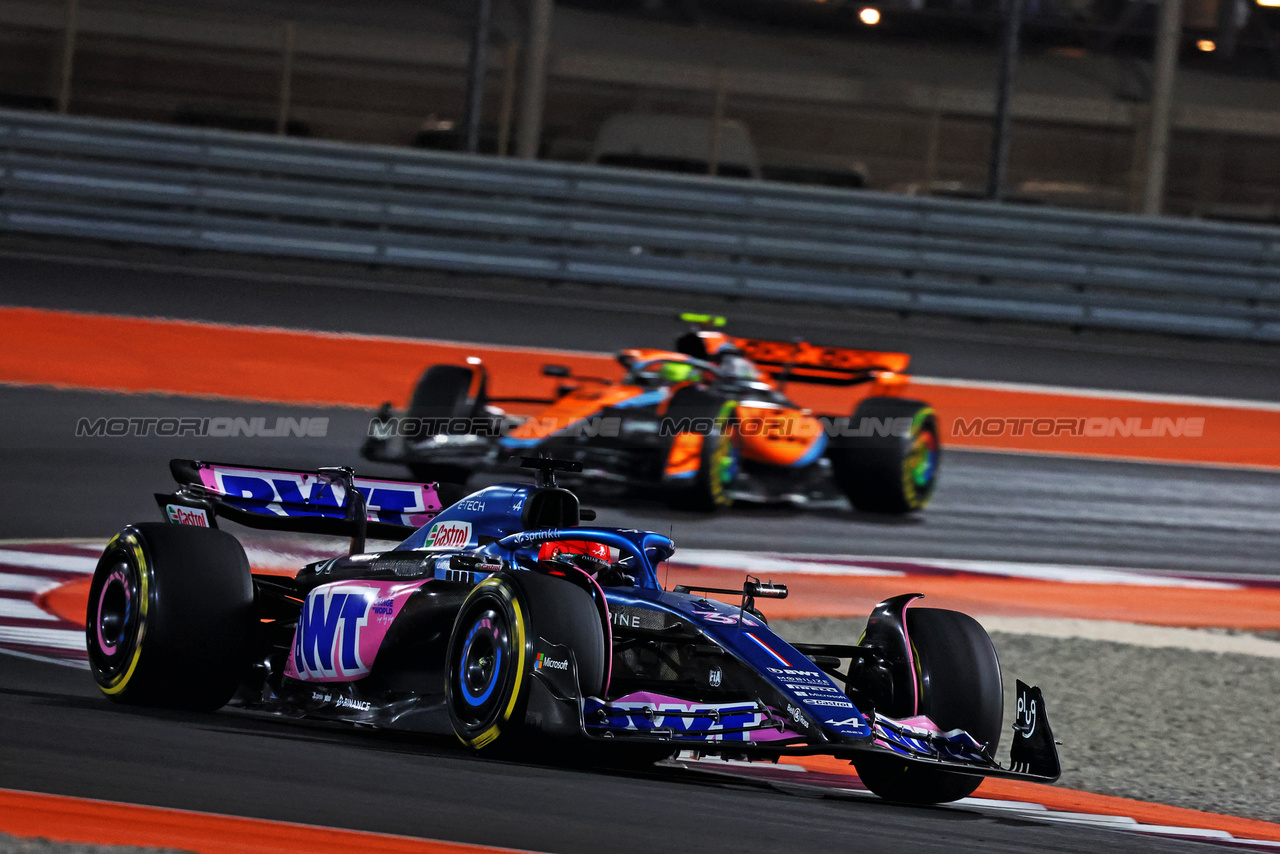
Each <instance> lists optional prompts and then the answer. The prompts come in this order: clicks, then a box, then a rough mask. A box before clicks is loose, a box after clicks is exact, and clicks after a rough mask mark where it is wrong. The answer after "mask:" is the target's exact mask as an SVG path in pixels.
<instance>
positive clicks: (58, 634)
mask: <svg viewBox="0 0 1280 854" xmlns="http://www.w3.org/2000/svg"><path fill="white" fill-rule="evenodd" d="M0 643H20V644H24V645H26V646H42V647H45V648H47V649H75V650H82V649H84V630H83V629H79V630H76V629H26V628H18V627H15V626H0Z"/></svg>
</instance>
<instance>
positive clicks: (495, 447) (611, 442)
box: [362, 315, 941, 513]
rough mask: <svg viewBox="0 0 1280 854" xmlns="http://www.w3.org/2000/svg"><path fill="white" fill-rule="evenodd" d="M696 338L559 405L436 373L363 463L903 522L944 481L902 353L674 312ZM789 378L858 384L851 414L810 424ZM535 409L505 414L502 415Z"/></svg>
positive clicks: (634, 357) (591, 383)
mask: <svg viewBox="0 0 1280 854" xmlns="http://www.w3.org/2000/svg"><path fill="white" fill-rule="evenodd" d="M682 319H683V320H687V321H691V322H693V323H695V324H696V325H695V327H694V328H693V329H692V330H690V331H689V332H688V333H686V334H684V335H683V336H681V337H680V339H679V340H678V341H677V342H676V348H675V350H639V349H634V350H623V351H622V352H621V353H619V354H618V361H619V362H620V363H621V365H622V366H623V368H624V369H625V375H624V376H623V377H622V379H621V380H610V379H602V378H595V377H583V376H573V375H572V373H571V372H570V370H569V369H568V368H565V367H562V366H558V365H545V366H544V367H543V374H544V375H546V376H550V377H558V378H560V379H561V380H562V384H561V386H560V388H559V392H558V395H557V396H556V397H555V398H553V399H547V400H532V399H526V398H493V397H490V396H489V395H488V394H487V391H486V389H487V387H488V375H487V372H486V369H485V366H484V365H483V364H482V363H481V362H480V360H478V359H470V360H468V365H467V366H461V365H433V366H431V367H429V368H428V369H427V370H426V372H425V373H424V374H423V375H422V378H421V380H419V382H418V385H417V387H416V389H415V390H414V393H413V398H412V401H411V403H410V404H409V408H408V410H407V411H406V412H405V413H404V414H403V416H397V414H396V413H395V412H394V411H393V410H392V408H391V405H390V404H384V405H383V408H382V410H381V411H380V413H379V415H378V418H376V419H375V420H374V421H373V423H372V427H371V430H370V436H369V438H368V440H367V441H366V442H365V445H364V447H363V449H362V454H363V456H364V457H365V458H366V459H370V460H377V461H392V462H401V463H404V464H406V465H407V466H408V467H409V468H410V470H412V471H413V473H414V476H415V477H417V478H420V479H426V480H439V481H446V482H448V481H452V482H455V483H464V482H465V481H466V480H467V478H468V477H469V476H470V475H471V474H472V473H474V472H480V471H495V470H502V469H506V468H513V469H514V468H515V467H517V466H518V465H519V464H520V458H522V457H530V456H536V455H539V454H542V453H546V454H548V455H551V456H554V457H556V458H557V459H570V460H575V461H578V462H581V463H582V465H583V477H584V478H586V479H588V480H592V481H596V482H597V483H599V482H605V481H608V482H612V483H616V484H619V485H622V486H624V487H628V488H633V489H638V490H642V491H650V492H652V491H657V492H659V493H660V494H662V495H663V496H664V497H665V498H666V499H667V500H668V501H669V502H670V503H671V504H673V505H675V506H678V507H683V508H686V509H691V510H703V511H711V510H717V509H720V508H723V507H726V506H728V505H729V504H731V503H733V502H734V501H735V500H748V501H762V502H779V501H781V502H792V503H796V504H807V503H812V502H822V501H826V500H831V499H838V498H839V497H840V496H841V495H843V496H844V497H846V498H847V499H848V500H849V502H851V503H852V504H853V506H854V507H856V508H857V509H859V510H862V511H866V512H875V513H909V512H912V511H916V510H919V509H921V508H923V507H924V506H925V504H927V503H928V502H929V499H930V497H931V496H932V495H933V491H934V486H935V484H936V483H937V477H938V462H939V455H940V450H941V448H940V445H939V441H938V425H937V421H936V419H935V417H934V414H933V410H932V409H930V408H929V406H928V404H925V403H922V402H920V401H918V400H910V399H907V398H906V397H904V396H903V392H904V391H905V389H906V386H907V384H908V381H909V377H907V376H906V375H904V374H903V373H902V371H904V370H905V369H906V366H907V363H908V361H909V358H910V357H908V356H907V355H905V354H903V353H879V352H872V351H867V350H850V349H842V348H833V347H818V346H814V345H811V344H806V343H803V342H782V341H763V340H758V339H752V338H736V337H731V336H728V335H726V334H725V333H724V332H722V331H720V328H721V327H722V326H723V325H724V319H723V318H719V317H710V316H705V315H682ZM796 383H805V384H820V385H830V386H849V387H857V388H855V389H854V391H855V393H856V392H862V394H860V395H858V402H857V404H856V407H855V408H854V409H853V412H852V414H851V415H850V414H840V413H834V414H814V413H813V412H811V411H810V410H808V409H805V408H803V407H801V406H800V405H798V404H796V403H794V402H793V401H792V400H790V399H789V398H788V397H787V396H786V394H785V389H786V388H787V386H789V385H791V384H796ZM515 403H520V404H524V405H526V406H527V405H529V404H537V405H540V406H543V407H545V408H543V409H542V411H541V412H539V413H537V414H535V415H530V416H515V415H512V414H510V413H509V412H507V411H505V410H504V409H503V408H502V405H503V404H507V405H511V404H515Z"/></svg>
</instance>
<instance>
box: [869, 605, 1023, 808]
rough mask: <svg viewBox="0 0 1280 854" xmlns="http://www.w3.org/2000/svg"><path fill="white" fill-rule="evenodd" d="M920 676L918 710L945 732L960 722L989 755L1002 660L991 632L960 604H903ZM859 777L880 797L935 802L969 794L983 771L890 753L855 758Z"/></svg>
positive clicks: (1000, 700)
mask: <svg viewBox="0 0 1280 854" xmlns="http://www.w3.org/2000/svg"><path fill="white" fill-rule="evenodd" d="M907 637H908V638H909V639H910V641H911V650H912V654H913V656H914V658H915V661H916V668H917V675H918V679H919V692H920V693H919V705H918V710H919V711H918V713H919V714H921V715H926V716H927V717H928V718H929V719H930V720H932V721H933V722H934V723H935V724H937V725H938V728H939V729H941V730H942V731H943V732H947V731H949V730H952V729H957V728H959V729H963V730H964V731H965V732H967V733H969V734H970V735H972V736H973V737H974V738H975V739H976V740H977V741H978V743H979V744H985V745H987V752H988V754H989V755H992V756H994V755H995V752H996V748H997V747H999V744H1000V730H1001V724H1002V721H1003V719H1004V688H1003V683H1002V682H1001V679H1000V662H999V660H998V659H997V657H996V649H995V646H994V645H992V643H991V638H990V637H989V636H988V635H987V633H986V631H985V630H984V629H983V628H982V626H980V625H979V624H978V622H977V621H976V620H974V619H973V618H972V617H970V616H968V615H967V614H961V613H960V612H958V611H943V610H939V609H936V608H908V609H907ZM854 765H855V766H856V767H857V770H858V776H859V777H860V778H862V782H863V783H864V784H865V785H866V787H867V788H868V789H870V790H871V791H873V792H875V793H876V794H877V795H879V796H880V797H882V798H885V799H887V800H891V801H901V802H904V803H912V804H940V803H946V802H948V801H956V800H959V799H960V798H964V797H968V796H969V795H971V794H973V792H974V790H975V789H977V788H978V785H979V784H980V783H981V782H982V778H981V777H979V776H975V775H970V774H958V773H956V772H954V771H941V770H938V769H936V768H929V767H922V766H919V765H908V764H907V763H905V762H900V761H897V760H895V759H893V758H892V757H884V756H867V757H865V758H863V759H855V760H854Z"/></svg>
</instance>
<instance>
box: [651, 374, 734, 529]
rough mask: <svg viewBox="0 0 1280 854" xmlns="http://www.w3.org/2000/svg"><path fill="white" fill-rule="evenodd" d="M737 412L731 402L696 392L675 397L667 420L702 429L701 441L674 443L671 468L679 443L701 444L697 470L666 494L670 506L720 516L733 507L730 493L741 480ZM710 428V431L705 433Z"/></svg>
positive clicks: (681, 439)
mask: <svg viewBox="0 0 1280 854" xmlns="http://www.w3.org/2000/svg"><path fill="white" fill-rule="evenodd" d="M735 412H736V409H735V407H734V403H733V402H732V401H729V402H726V401H723V400H718V399H716V398H714V397H711V396H710V395H708V394H707V393H706V392H704V391H701V390H700V389H696V388H686V389H682V390H680V391H678V392H676V394H675V395H674V396H673V397H672V400H671V405H670V406H669V407H668V409H667V416H668V418H669V419H670V420H671V421H672V422H673V423H676V424H679V423H681V422H688V423H689V424H690V426H697V427H699V428H701V429H700V431H699V433H700V439H699V438H697V437H696V436H695V435H694V434H680V435H677V436H675V437H673V438H672V440H671V441H672V444H671V446H670V447H669V450H668V457H667V460H668V465H671V462H672V460H673V458H674V457H676V456H678V452H676V451H675V450H674V449H675V448H676V447H677V446H678V445H679V443H681V442H689V441H697V442H698V447H697V466H698V467H697V470H696V471H694V472H693V475H692V477H691V478H689V479H688V480H687V482H685V483H679V482H673V485H672V486H671V488H670V491H669V492H668V493H667V496H668V499H667V503H668V504H670V505H671V506H672V507H673V508H675V509H677V510H689V511H692V512H695V513H718V512H720V511H721V510H726V509H728V508H729V507H731V506H732V505H733V495H732V493H731V491H730V490H731V489H732V487H733V482H734V480H735V479H736V478H737V476H738V463H739V456H740V455H739V452H738V446H737V444H735V443H734V441H733V430H734V428H733V423H734V414H735ZM708 426H709V427H710V429H706V428H707V427H708ZM702 430H705V432H702Z"/></svg>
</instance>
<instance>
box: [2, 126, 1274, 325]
mask: <svg viewBox="0 0 1280 854" xmlns="http://www.w3.org/2000/svg"><path fill="white" fill-rule="evenodd" d="M0 229H2V230H6V231H11V232H21V233H28V234H43V235H56V236H63V237H73V238H87V239H93V240H102V241H113V242H127V243H140V244H150V245H158V246H170V247H180V248H188V249H204V250H223V251H232V252H239V253H251V254H260V255H273V256H288V257H296V258H306V259H326V258H330V259H334V260H338V261H347V262H352V261H354V262H362V263H368V264H383V265H394V266H400V267H410V268H424V269H434V270H447V271H454V272H459V273H474V274H485V275H503V276H517V277H521V276H522V277H532V278H536V279H543V280H563V281H578V282H592V283H599V284H607V285H617V286H623V287H627V286H632V287H644V288H659V289H670V290H674V291H684V292H689V293H704V294H719V295H724V296H739V297H758V298H764V299H774V300H788V301H795V302H810V303H825V304H834V305H847V306H854V307H862V308H872V309H887V310H893V311H898V312H904V313H911V312H922V313H932V314H944V315H952V316H962V317H970V318H981V319H996V320H1011V321H1026V322H1045V323H1053V324H1060V325H1068V326H1074V327H1081V328H1087V327H1093V328H1111V329H1126V330H1142V331H1153V332H1164V333H1174V334H1185V335H1198V336H1210V337H1220V338H1235V339H1244V340H1255V341H1280V229H1273V228H1266V227H1257V226H1237V225H1228V224H1223V223H1208V222H1200V221H1194V220H1178V219H1164V218H1154V217H1137V216H1129V215H1117V214H1094V213H1086V212H1080V211H1069V210H1061V209H1054V208H1048V207H1038V206H1026V205H999V204H991V203H985V202H969V201H957V200H948V199H932V198H918V197H907V196H893V195H887V194H882V193H874V192H867V191H847V190H827V189H813V188H802V187H792V186H787V185H782V184H774V183H768V182H760V181H746V180H741V181H739V180H728V179H713V178H706V177H698V176H685V175H666V174H662V173H652V172H639V171H631V170H620V169H609V168H603V167H595V166H583V165H576V164H563V163H551V162H545V161H541V162H540V161H525V160H516V159H510V158H492V157H474V156H467V155H458V154H446V153H437V152H427V151H417V150H413V149H400V148H391V147H377V146H361V145H352V144H344V143H335V142H319V141H312V140H305V141H304V140H295V139H286V138H282V137H272V136H259V135H251V134H239V133H230V132H224V131H210V130H199V129H191V128H180V127H170V126H165V125H156V124H145V123H136V122H121V121H108V120H101V119H87V118H78V117H66V116H54V115H48V114H42V113H28V112H18V111H9V110H0Z"/></svg>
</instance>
